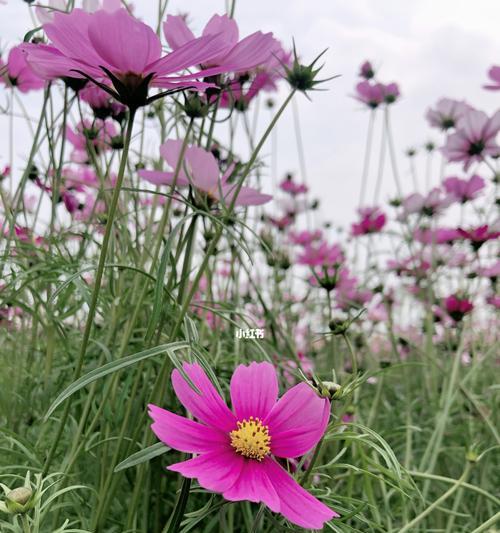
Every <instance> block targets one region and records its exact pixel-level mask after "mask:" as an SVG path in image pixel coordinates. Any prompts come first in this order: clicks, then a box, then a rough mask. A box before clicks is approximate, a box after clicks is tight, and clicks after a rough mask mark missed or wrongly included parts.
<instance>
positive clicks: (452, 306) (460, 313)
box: [443, 294, 474, 322]
mask: <svg viewBox="0 0 500 533" xmlns="http://www.w3.org/2000/svg"><path fill="white" fill-rule="evenodd" d="M443 303H444V308H445V310H446V312H447V313H448V314H449V315H450V316H451V318H452V319H453V320H454V321H455V322H460V321H461V320H463V318H464V316H465V315H466V314H468V313H470V312H471V311H472V309H474V305H473V304H472V302H471V301H470V300H469V299H468V298H462V297H460V296H458V295H456V294H452V295H450V296H448V297H446V298H445V299H444V302H443Z"/></svg>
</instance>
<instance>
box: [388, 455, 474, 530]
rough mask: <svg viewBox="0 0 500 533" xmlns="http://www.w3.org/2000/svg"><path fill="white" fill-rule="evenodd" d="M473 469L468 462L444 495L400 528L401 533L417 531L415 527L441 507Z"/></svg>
mask: <svg viewBox="0 0 500 533" xmlns="http://www.w3.org/2000/svg"><path fill="white" fill-rule="evenodd" d="M470 469H471V463H467V465H466V467H465V469H464V472H463V474H462V475H461V476H460V478H459V479H457V481H456V483H455V484H454V485H453V486H452V487H450V488H449V489H448V490H447V491H446V492H445V493H444V494H443V495H442V496H440V497H439V498H438V499H437V500H435V501H434V502H433V503H432V504H431V505H429V507H427V509H425V510H424V511H422V512H421V513H420V514H419V515H418V516H416V517H415V518H414V519H413V520H412V521H411V522H409V523H408V524H406V525H405V526H404V527H403V528H402V529H400V530H399V533H405V532H406V531H415V529H413V528H414V527H415V526H416V525H417V524H418V523H420V522H421V521H422V520H423V519H424V518H425V517H426V516H427V515H429V514H430V513H432V511H434V509H436V507H439V506H440V505H441V504H442V503H443V502H444V501H445V500H447V499H448V498H449V497H450V496H451V495H452V494H453V493H454V492H455V491H456V490H458V489H459V488H460V487H461V485H462V484H463V483H464V482H465V481H466V479H467V477H468V475H469V471H470Z"/></svg>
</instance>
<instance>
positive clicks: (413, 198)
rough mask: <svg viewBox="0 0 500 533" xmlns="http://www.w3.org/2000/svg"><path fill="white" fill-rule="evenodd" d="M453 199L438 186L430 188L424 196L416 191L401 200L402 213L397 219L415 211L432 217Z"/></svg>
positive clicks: (404, 217) (403, 218)
mask: <svg viewBox="0 0 500 533" xmlns="http://www.w3.org/2000/svg"><path fill="white" fill-rule="evenodd" d="M453 201H454V199H453V197H452V196H450V195H448V194H445V193H444V192H443V191H442V189H439V188H438V187H435V188H434V189H432V190H431V191H430V192H429V193H428V194H426V195H425V196H424V195H423V194H421V193H419V192H416V193H413V194H410V195H409V196H407V197H406V198H405V199H404V200H403V202H402V206H403V213H402V214H401V215H400V216H399V219H402V220H405V219H406V217H408V216H409V215H412V214H416V213H418V214H421V215H425V216H429V217H432V216H434V215H437V214H439V213H441V212H442V211H444V210H445V209H446V208H447V207H448V206H450V205H451V204H452V203H453Z"/></svg>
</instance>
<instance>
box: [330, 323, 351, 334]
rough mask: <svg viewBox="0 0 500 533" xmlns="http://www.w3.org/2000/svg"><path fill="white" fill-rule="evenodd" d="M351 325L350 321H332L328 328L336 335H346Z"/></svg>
mask: <svg viewBox="0 0 500 533" xmlns="http://www.w3.org/2000/svg"><path fill="white" fill-rule="evenodd" d="M350 325H351V322H350V321H349V320H330V323H329V324H328V327H329V328H330V331H331V332H332V333H333V334H334V335H344V334H345V333H346V332H347V330H348V329H349V326H350Z"/></svg>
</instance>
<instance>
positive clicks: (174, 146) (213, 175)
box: [139, 140, 272, 206]
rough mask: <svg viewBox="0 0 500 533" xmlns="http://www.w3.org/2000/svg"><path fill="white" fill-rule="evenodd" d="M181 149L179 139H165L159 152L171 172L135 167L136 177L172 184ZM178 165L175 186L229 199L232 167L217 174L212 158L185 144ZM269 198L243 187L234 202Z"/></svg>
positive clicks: (259, 201)
mask: <svg viewBox="0 0 500 533" xmlns="http://www.w3.org/2000/svg"><path fill="white" fill-rule="evenodd" d="M181 151H182V141H180V140H168V141H166V142H165V143H164V144H163V145H162V146H161V147H160V154H161V155H162V157H163V158H164V159H165V160H166V161H167V163H168V164H169V165H170V168H172V171H168V172H161V171H157V170H139V176H141V177H142V178H144V179H145V180H147V181H149V182H150V183H153V184H155V185H172V184H173V183H174V174H175V169H176V168H177V164H178V161H179V156H180V154H181ZM182 166H183V167H184V168H181V169H180V171H179V173H178V176H177V180H176V186H177V187H187V186H189V185H192V186H193V187H194V188H195V189H197V190H198V191H200V192H201V193H203V194H204V195H206V196H207V197H208V199H209V200H213V201H216V202H223V203H225V204H226V205H229V204H230V203H231V202H232V201H233V197H234V195H235V193H236V192H237V186H236V184H235V183H230V182H229V178H230V177H231V174H232V172H233V170H234V167H233V166H230V167H229V168H228V169H227V171H226V172H225V174H224V175H223V176H222V177H221V176H220V170H219V165H218V163H217V160H216V159H215V157H214V156H213V155H212V154H211V153H210V152H207V151H206V150H203V148H199V147H198V146H188V147H187V148H186V150H185V153H184V161H183V165H182ZM186 170H187V172H186ZM270 200H272V196H270V195H269V194H262V193H261V192H259V191H258V190H257V189H253V188H252V187H245V186H243V187H241V189H240V191H239V193H238V197H237V199H236V201H235V205H241V206H250V205H262V204H265V203H267V202H269V201H270Z"/></svg>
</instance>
